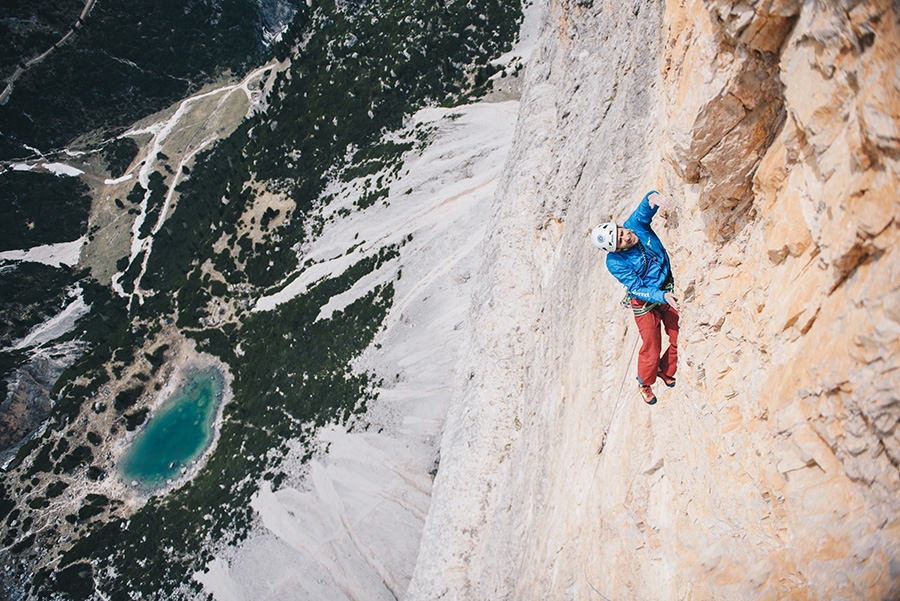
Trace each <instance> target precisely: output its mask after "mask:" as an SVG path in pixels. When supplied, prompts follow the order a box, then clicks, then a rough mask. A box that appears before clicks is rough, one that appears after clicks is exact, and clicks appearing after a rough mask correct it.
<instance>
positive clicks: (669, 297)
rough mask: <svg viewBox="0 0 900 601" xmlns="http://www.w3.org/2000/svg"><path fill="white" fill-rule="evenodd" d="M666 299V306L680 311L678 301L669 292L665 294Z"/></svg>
mask: <svg viewBox="0 0 900 601" xmlns="http://www.w3.org/2000/svg"><path fill="white" fill-rule="evenodd" d="M664 298H665V299H666V304H667V305H669V306H670V307H672V308H673V309H675V310H676V311H681V307H679V306H678V299H677V298H675V295H674V294H672V293H671V292H666V293H665V295H664Z"/></svg>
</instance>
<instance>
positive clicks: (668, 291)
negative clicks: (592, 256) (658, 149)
mask: <svg viewBox="0 0 900 601" xmlns="http://www.w3.org/2000/svg"><path fill="white" fill-rule="evenodd" d="M669 206H670V203H669V199H668V198H666V197H665V196H663V195H662V194H660V193H659V192H657V191H655V190H653V191H651V192H648V193H647V195H646V196H644V198H643V200H641V203H640V204H639V205H638V206H637V208H636V209H635V210H634V212H633V213H632V214H631V216H630V217H629V218H628V219H627V220H626V221H625V223H624V224H623V225H622V226H621V227H620V226H618V225H616V224H615V223H614V222H608V223H601V224H600V225H598V226H597V227H595V228H594V231H593V232H591V242H593V243H594V246H596V247H597V248H599V249H600V250H605V251H608V252H609V254H608V255H606V268H607V269H609V272H610V273H611V274H612V275H613V276H614V277H615V278H616V279H617V280H619V281H620V282H621V283H622V284H624V285H625V288H626V289H627V290H628V296H627V297H626V300H627V301H630V304H631V309H632V311H633V312H634V321H635V322H636V323H637V327H638V332H640V334H641V350H640V353H639V354H638V376H637V379H638V384H639V386H640V393H641V397H642V398H643V399H644V402H645V403H647V404H648V405H653V404H654V403H656V395H655V394H653V388H652V385H653V383H654V382H655V381H656V378H659V379H660V380H662V381H663V384H665V385H666V386H668V387H669V388H671V387H673V386H675V370H676V369H677V367H678V365H677V363H678V299H676V298H675V295H674V294H673V292H672V291H673V290H674V287H675V280H674V278H673V277H672V267H671V265H670V264H669V255H668V253H666V249H665V248H664V247H663V245H662V242H660V240H659V237H658V236H657V235H656V233H655V232H654V231H653V229H652V228H651V227H650V221H651V220H652V219H653V216H654V215H656V211H657V210H658V209H659V208H660V207H662V208H664V209H668V208H669ZM660 323H662V325H663V327H664V328H665V330H666V335H667V336H668V337H669V348H667V349H666V351H665V352H664V353H662V355H660V350H661V349H662V333H661V332H660V328H659V326H660Z"/></svg>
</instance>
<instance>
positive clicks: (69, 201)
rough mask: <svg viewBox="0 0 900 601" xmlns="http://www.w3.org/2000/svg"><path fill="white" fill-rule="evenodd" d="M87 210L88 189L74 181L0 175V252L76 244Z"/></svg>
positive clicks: (41, 175) (16, 173)
mask: <svg viewBox="0 0 900 601" xmlns="http://www.w3.org/2000/svg"><path fill="white" fill-rule="evenodd" d="M0 122H2V118H0ZM90 210H91V197H90V196H89V190H88V187H87V185H85V184H84V182H82V181H81V180H80V179H78V178H76V177H57V176H55V175H52V174H49V173H31V172H28V171H7V172H5V173H3V174H2V175H0V251H4V250H13V249H20V248H29V247H32V246H37V245H40V244H52V243H56V242H71V241H73V240H77V239H78V238H80V237H81V236H82V235H84V234H85V233H86V232H87V219H88V215H89V213H90Z"/></svg>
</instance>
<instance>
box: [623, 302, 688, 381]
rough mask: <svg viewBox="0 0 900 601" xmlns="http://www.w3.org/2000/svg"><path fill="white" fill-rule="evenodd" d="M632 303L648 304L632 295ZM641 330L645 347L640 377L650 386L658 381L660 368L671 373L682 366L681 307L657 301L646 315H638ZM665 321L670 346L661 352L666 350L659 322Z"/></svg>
mask: <svg viewBox="0 0 900 601" xmlns="http://www.w3.org/2000/svg"><path fill="white" fill-rule="evenodd" d="M631 304H632V307H634V308H639V307H642V306H643V305H644V303H643V302H642V301H639V300H637V299H632V301H631ZM634 321H635V322H636V323H637V327H638V332H640V333H641V351H640V352H639V353H638V368H637V370H638V381H639V382H640V383H641V384H643V385H644V386H650V385H651V384H653V383H654V382H655V381H656V372H657V369H658V370H659V371H661V372H662V373H664V374H665V375H666V376H668V377H673V376H674V375H675V370H676V369H678V311H676V310H675V309H673V308H672V307H670V306H669V305H657V306H655V307H653V309H651V310H650V311H647V312H646V313H644V314H643V315H635V316H634ZM660 322H662V325H663V327H664V328H665V329H666V335H667V336H668V337H669V348H667V349H666V352H665V353H663V354H662V355H660V351H661V350H662V332H660V329H659V324H660Z"/></svg>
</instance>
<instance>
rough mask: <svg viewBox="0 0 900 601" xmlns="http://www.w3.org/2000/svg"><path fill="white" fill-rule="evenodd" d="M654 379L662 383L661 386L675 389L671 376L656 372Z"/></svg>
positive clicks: (673, 379)
mask: <svg viewBox="0 0 900 601" xmlns="http://www.w3.org/2000/svg"><path fill="white" fill-rule="evenodd" d="M656 377H657V378H659V379H660V380H662V381H663V384H665V385H666V386H668V387H669V388H675V378H673V377H672V376H667V375H666V374H664V373H663V372H662V371H658V372H656Z"/></svg>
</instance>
